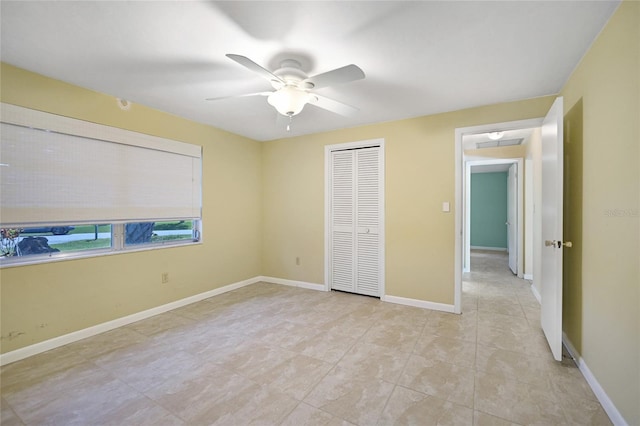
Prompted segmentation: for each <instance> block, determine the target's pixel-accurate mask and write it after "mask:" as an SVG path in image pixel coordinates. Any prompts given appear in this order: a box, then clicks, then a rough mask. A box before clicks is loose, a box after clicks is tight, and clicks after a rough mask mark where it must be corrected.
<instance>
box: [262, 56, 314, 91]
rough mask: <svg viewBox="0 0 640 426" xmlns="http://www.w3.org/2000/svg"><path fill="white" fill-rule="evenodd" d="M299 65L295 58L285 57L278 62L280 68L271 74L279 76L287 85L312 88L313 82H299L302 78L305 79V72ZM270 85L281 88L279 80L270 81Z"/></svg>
mask: <svg viewBox="0 0 640 426" xmlns="http://www.w3.org/2000/svg"><path fill="white" fill-rule="evenodd" d="M300 67H301V65H300V62H298V61H296V60H295V59H285V60H284V61H282V62H280V68H278V69H277V70H275V71H274V72H273V74H274V75H276V76H278V77H280V78H281V79H282V80H283V81H284V82H285V83H286V85H287V86H293V87H296V88H298V89H312V88H313V83H311V82H307V83H305V84H304V85H303V84H301V83H302V81H303V80H306V79H307V74H306V73H305V72H304V71H303V70H302V69H301V68H300ZM271 85H272V86H273V88H274V89H276V90H278V89H280V88H282V83H281V82H279V81H272V82H271Z"/></svg>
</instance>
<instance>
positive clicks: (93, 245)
mask: <svg viewBox="0 0 640 426" xmlns="http://www.w3.org/2000/svg"><path fill="white" fill-rule="evenodd" d="M110 248H111V225H78V226H37V227H31V228H2V242H1V244H0V251H1V253H0V255H2V256H4V258H3V260H5V261H7V260H13V261H14V262H17V261H18V260H17V258H18V257H21V258H22V257H25V256H28V257H32V256H41V257H50V256H52V255H54V254H58V253H60V254H68V253H73V252H86V251H92V250H104V249H110Z"/></svg>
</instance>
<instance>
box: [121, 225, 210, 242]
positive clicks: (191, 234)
mask: <svg viewBox="0 0 640 426" xmlns="http://www.w3.org/2000/svg"><path fill="white" fill-rule="evenodd" d="M193 222H194V221H191V220H180V221H173V222H137V223H127V224H126V225H124V235H125V238H124V245H125V247H127V246H140V245H143V244H156V245H163V244H171V243H175V242H179V241H197V240H198V230H197V229H196V228H195V227H194V225H193Z"/></svg>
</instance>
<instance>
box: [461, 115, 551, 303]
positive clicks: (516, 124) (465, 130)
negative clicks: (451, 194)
mask: <svg viewBox="0 0 640 426" xmlns="http://www.w3.org/2000/svg"><path fill="white" fill-rule="evenodd" d="M542 120H543V119H542V118H533V119H528V120H518V121H510V122H505V123H494V124H484V125H481V126H471V127H458V128H456V129H455V140H454V143H455V154H454V165H455V167H454V168H455V197H456V198H455V206H456V209H455V218H454V219H455V225H454V241H455V248H454V262H453V268H454V271H453V277H454V278H453V279H454V312H455V313H460V312H461V309H462V268H463V254H464V253H463V249H464V245H463V241H462V237H463V231H464V230H465V224H464V223H463V222H464V216H463V214H462V212H463V209H464V201H463V200H464V196H465V194H464V185H463V178H464V171H465V167H464V164H463V160H464V155H463V154H464V152H463V149H462V136H463V135H465V134H473V133H487V132H491V131H495V130H496V129H497V128H499V129H500V130H516V129H524V128H530V127H540V126H542Z"/></svg>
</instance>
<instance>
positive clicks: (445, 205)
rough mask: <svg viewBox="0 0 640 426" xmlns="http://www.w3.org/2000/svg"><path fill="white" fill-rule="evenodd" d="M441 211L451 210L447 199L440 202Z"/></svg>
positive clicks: (447, 211)
mask: <svg viewBox="0 0 640 426" xmlns="http://www.w3.org/2000/svg"><path fill="white" fill-rule="evenodd" d="M442 211H443V212H445V213H449V212H450V211H451V209H450V208H449V202H448V201H444V202H443V203H442Z"/></svg>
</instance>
